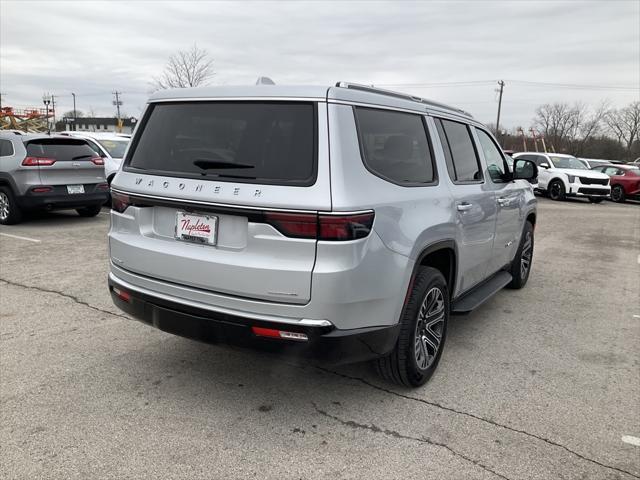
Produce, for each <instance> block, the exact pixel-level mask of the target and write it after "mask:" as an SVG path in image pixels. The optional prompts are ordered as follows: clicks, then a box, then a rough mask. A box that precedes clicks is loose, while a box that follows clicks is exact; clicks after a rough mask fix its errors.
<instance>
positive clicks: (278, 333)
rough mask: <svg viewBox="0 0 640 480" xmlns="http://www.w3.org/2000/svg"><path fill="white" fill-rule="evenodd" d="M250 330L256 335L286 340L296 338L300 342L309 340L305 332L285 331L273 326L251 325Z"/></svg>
mask: <svg viewBox="0 0 640 480" xmlns="http://www.w3.org/2000/svg"><path fill="white" fill-rule="evenodd" d="M251 330H252V331H253V333H254V334H255V335H256V336H258V337H268V338H284V339H286V340H297V341H301V342H306V341H307V340H309V337H307V335H306V334H304V333H300V332H286V331H283V330H276V329H274V328H263V327H251Z"/></svg>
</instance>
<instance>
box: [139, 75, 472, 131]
mask: <svg viewBox="0 0 640 480" xmlns="http://www.w3.org/2000/svg"><path fill="white" fill-rule="evenodd" d="M214 98H223V99H229V100H244V99H267V98H268V99H271V98H279V99H296V100H300V99H308V100H328V101H333V102H336V103H340V102H347V103H362V104H367V105H378V106H387V107H393V108H400V109H405V110H412V111H419V112H425V111H429V110H432V111H438V112H440V113H446V114H448V115H455V116H458V117H464V119H465V120H466V121H471V122H473V123H477V122H475V121H474V120H473V117H472V116H471V115H470V114H468V113H467V112H465V111H464V110H461V109H459V108H455V107H451V106H448V105H445V104H442V103H438V102H434V101H431V100H426V99H424V98H420V97H416V96H413V95H409V94H405V93H400V92H393V91H389V90H383V89H379V88H375V87H372V86H367V85H358V84H354V83H344V82H338V83H337V84H336V85H334V86H318V85H243V86H228V85H223V86H215V87H197V88H178V89H171V90H161V91H159V92H156V93H154V94H153V95H152V96H151V97H150V98H149V102H150V103H155V102H165V101H171V100H207V99H214Z"/></svg>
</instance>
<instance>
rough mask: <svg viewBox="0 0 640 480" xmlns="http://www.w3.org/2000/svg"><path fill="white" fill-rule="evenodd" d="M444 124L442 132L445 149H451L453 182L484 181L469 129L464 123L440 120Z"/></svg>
mask: <svg viewBox="0 0 640 480" xmlns="http://www.w3.org/2000/svg"><path fill="white" fill-rule="evenodd" d="M438 122H442V127H441V128H439V129H438V131H439V132H441V136H442V135H443V136H444V138H441V140H442V145H443V148H444V149H445V155H447V153H446V150H447V148H448V149H449V156H450V162H451V168H449V175H451V174H452V173H453V176H452V177H451V179H452V180H454V181H458V182H474V181H480V180H482V173H481V172H480V163H479V162H478V156H477V155H476V151H475V148H474V146H473V140H472V139H471V132H470V131H469V127H467V126H466V125H465V124H463V123H458V122H452V121H450V120H438V121H437V122H436V123H438ZM452 170H453V172H452Z"/></svg>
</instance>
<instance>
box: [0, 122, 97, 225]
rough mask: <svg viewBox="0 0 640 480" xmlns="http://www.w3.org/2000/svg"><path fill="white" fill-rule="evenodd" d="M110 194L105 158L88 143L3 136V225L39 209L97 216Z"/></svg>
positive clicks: (0, 197)
mask: <svg viewBox="0 0 640 480" xmlns="http://www.w3.org/2000/svg"><path fill="white" fill-rule="evenodd" d="M108 195H109V185H108V184H107V182H106V180H105V177H104V160H103V159H102V158H101V157H100V156H98V154H97V153H95V152H94V151H93V150H92V149H91V147H90V146H89V145H88V144H87V142H86V141H85V140H82V139H76V138H69V137H62V136H55V135H43V134H37V135H34V134H31V135H29V134H20V133H17V132H6V133H5V132H1V133H0V224H4V225H11V224H15V223H19V222H20V221H21V220H22V214H23V212H25V211H27V210H35V209H45V210H58V209H75V210H76V211H77V212H78V214H79V215H81V216H83V217H93V216H95V215H97V214H98V213H99V212H100V207H101V205H102V204H103V203H104V202H105V201H106V200H107V198H108Z"/></svg>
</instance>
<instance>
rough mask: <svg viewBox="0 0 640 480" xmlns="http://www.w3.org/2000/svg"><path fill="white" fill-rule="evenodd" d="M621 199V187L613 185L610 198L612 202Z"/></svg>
mask: <svg viewBox="0 0 640 480" xmlns="http://www.w3.org/2000/svg"><path fill="white" fill-rule="evenodd" d="M621 199H622V188H621V187H619V186H617V185H616V186H615V187H613V190H611V200H613V201H614V202H619V201H620V200H621Z"/></svg>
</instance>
